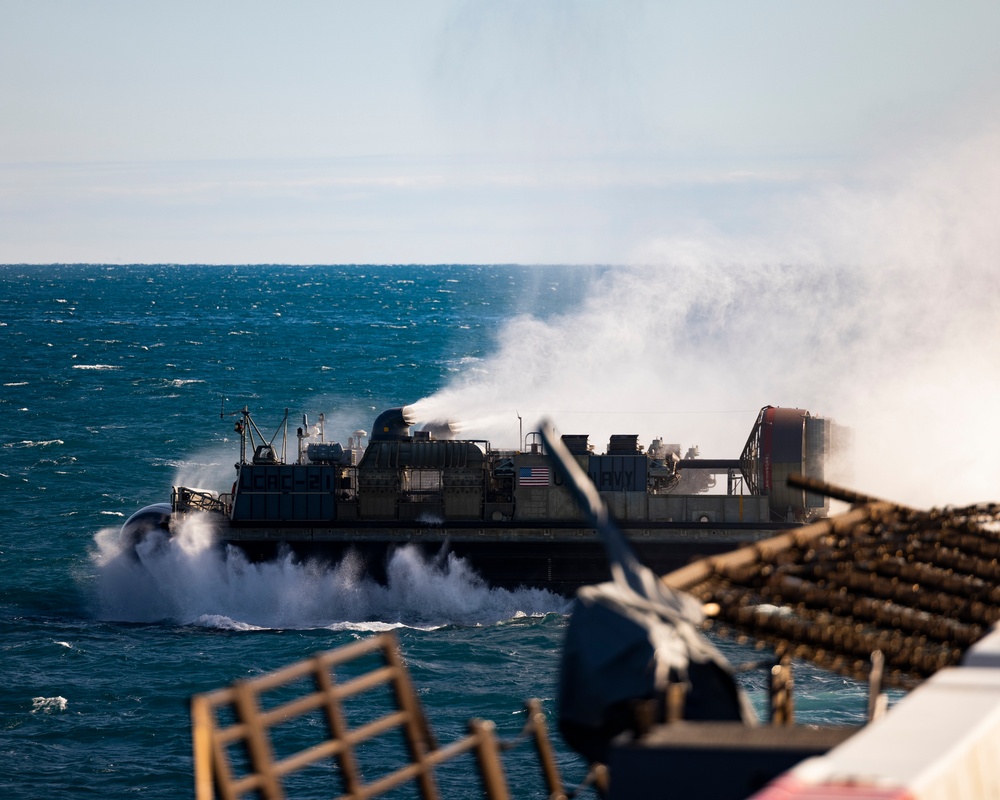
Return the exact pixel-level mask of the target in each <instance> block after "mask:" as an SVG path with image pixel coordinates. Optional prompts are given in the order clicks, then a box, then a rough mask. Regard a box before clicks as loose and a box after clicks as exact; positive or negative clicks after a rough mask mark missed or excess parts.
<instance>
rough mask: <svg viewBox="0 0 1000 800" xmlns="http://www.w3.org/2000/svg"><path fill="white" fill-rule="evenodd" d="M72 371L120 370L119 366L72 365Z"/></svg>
mask: <svg viewBox="0 0 1000 800" xmlns="http://www.w3.org/2000/svg"><path fill="white" fill-rule="evenodd" d="M73 369H89V370H98V371H100V370H111V369H121V367H119V366H115V365H114V364H74V365H73Z"/></svg>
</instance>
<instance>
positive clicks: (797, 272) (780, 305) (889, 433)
mask: <svg viewBox="0 0 1000 800" xmlns="http://www.w3.org/2000/svg"><path fill="white" fill-rule="evenodd" d="M998 153H1000V135H998V133H997V132H996V131H990V132H988V133H985V134H983V135H980V136H977V137H974V138H971V139H968V140H966V141H964V142H962V143H960V144H959V145H957V146H956V145H951V146H947V147H945V146H938V147H936V148H932V149H928V150H924V151H921V152H916V151H913V152H911V153H910V154H909V155H908V156H907V157H906V158H903V157H899V158H897V159H895V160H893V161H892V162H891V163H883V164H881V165H880V166H879V168H878V169H869V170H868V171H867V172H866V173H865V174H864V175H862V176H861V177H860V179H858V180H856V181H855V182H854V184H853V185H852V186H846V185H838V186H828V187H826V188H823V189H821V190H818V191H812V192H810V193H809V194H807V195H797V196H795V197H792V198H789V201H788V202H787V203H786V204H784V205H782V206H780V207H775V208H774V209H772V211H771V213H770V214H769V220H768V222H767V224H766V226H763V227H762V228H761V229H760V230H759V231H758V232H757V233H756V234H755V235H753V236H743V237H739V238H736V237H732V236H728V237H727V236H723V235H717V236H711V235H705V236H701V237H698V238H682V237H672V238H663V239H658V240H654V241H649V242H646V243H644V244H643V245H641V246H640V247H639V248H637V250H636V254H635V260H636V261H641V262H643V263H645V264H648V265H649V266H644V267H629V268H621V269H616V270H612V271H609V272H607V273H605V274H603V275H602V276H601V277H600V278H599V279H598V280H596V282H595V283H594V285H593V288H592V291H591V292H590V296H589V299H588V300H587V301H585V302H584V303H583V304H582V305H581V307H580V308H578V309H577V310H576V311H574V312H573V313H571V314H567V315H564V316H562V317H558V318H554V319H550V320H547V321H541V320H539V319H535V318H531V317H520V318H517V319H514V320H512V321H511V322H510V324H509V325H508V326H507V327H506V329H505V330H503V331H502V332H501V333H500V335H499V340H498V347H497V351H496V353H495V354H494V355H493V356H492V357H491V358H489V359H487V360H486V361H485V362H483V363H481V364H479V365H478V366H479V369H478V370H477V371H476V373H475V374H471V375H466V376H463V377H462V378H460V379H459V380H457V381H456V382H454V383H453V384H452V385H450V386H448V387H446V388H445V389H443V390H442V391H440V392H437V393H436V394H434V395H433V396H431V397H428V398H425V399H423V400H422V401H420V402H419V403H417V404H415V410H416V412H417V414H418V415H419V416H420V417H421V418H424V419H435V418H440V419H444V418H461V419H462V420H463V422H464V428H463V434H466V435H477V436H482V437H484V438H490V439H492V440H493V441H494V442H499V443H508V444H513V443H514V442H516V440H517V430H518V423H517V418H516V413H518V412H519V413H521V414H522V415H523V416H524V419H525V430H526V431H527V430H531V429H532V427H533V426H534V424H535V422H536V421H537V420H538V419H539V418H541V417H543V416H548V417H551V419H552V420H553V421H554V423H555V424H556V425H557V427H559V428H560V431H559V432H560V433H590V434H591V442H592V443H594V444H595V445H596V446H597V447H598V448H601V447H603V446H604V444H605V443H606V442H607V437H608V436H609V434H611V433H639V434H640V436H642V437H649V438H652V437H653V436H657V435H661V434H662V435H664V436H665V438H666V439H667V440H668V441H676V442H681V443H686V444H699V445H700V446H701V453H702V455H704V456H712V457H734V456H736V455H738V453H739V451H740V449H741V447H742V445H743V442H744V441H745V439H746V437H747V434H748V433H749V431H750V428H751V425H752V423H753V420H754V417H755V415H756V413H757V411H758V409H759V408H760V407H761V406H763V405H766V404H773V405H782V406H798V407H803V408H807V409H809V410H810V411H812V412H813V413H816V414H821V415H823V416H827V417H832V418H834V419H836V420H837V421H838V422H839V423H841V424H842V425H846V426H848V427H850V428H852V429H853V432H854V451H853V464H852V467H851V472H852V475H853V477H852V481H853V482H854V484H855V485H856V486H857V488H859V489H861V490H863V491H865V492H867V493H870V494H875V495H880V496H883V497H886V498H888V499H893V500H897V501H900V502H904V503H909V504H912V505H914V506H918V507H928V506H930V505H942V504H948V503H969V502H977V501H981V500H990V499H994V500H995V499H997V497H998V494H1000V462H997V460H996V458H995V457H994V456H993V449H994V447H995V443H996V442H997V441H1000V419H998V417H997V415H996V414H995V412H994V411H993V409H992V404H993V402H995V400H996V398H997V397H998V396H1000V287H998V284H997V282H996V270H997V265H998V264H1000V229H998V227H997V225H996V219H997V217H998V215H1000V156H998Z"/></svg>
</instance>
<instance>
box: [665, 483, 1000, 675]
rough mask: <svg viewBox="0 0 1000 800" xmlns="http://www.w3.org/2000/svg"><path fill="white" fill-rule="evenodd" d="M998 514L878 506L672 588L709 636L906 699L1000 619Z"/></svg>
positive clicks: (698, 569) (708, 567)
mask: <svg viewBox="0 0 1000 800" xmlns="http://www.w3.org/2000/svg"><path fill="white" fill-rule="evenodd" d="M998 564H1000V504H984V505H976V506H970V507H967V508H950V507H949V508H945V509H935V510H931V511H916V510H913V509H907V508H900V507H898V506H893V505H890V504H888V503H881V502H873V503H867V504H864V505H861V506H858V507H856V508H854V509H853V510H851V511H850V512H848V513H846V514H842V515H840V516H839V517H834V518H831V519H829V520H824V521H822V522H819V523H815V524H813V525H810V526H807V527H805V528H801V529H799V530H798V531H796V532H794V533H789V534H784V535H781V536H778V537H775V538H774V539H771V540H768V541H767V542H761V543H759V544H757V545H752V546H750V547H747V548H743V549H742V550H740V551H737V552H735V553H729V554H726V555H723V556H716V557H714V558H710V559H705V560H704V561H701V562H697V563H696V564H692V565H689V566H688V567H686V568H684V569H682V570H678V571H677V572H674V573H671V575H669V576H667V577H666V578H665V581H666V582H667V583H668V584H669V585H671V586H673V587H674V588H679V589H685V590H686V591H688V592H690V593H691V594H693V595H695V596H696V597H698V598H699V599H700V600H701V601H702V602H703V603H704V604H706V610H707V611H708V613H709V614H710V615H711V616H710V617H709V620H708V622H707V626H708V628H709V629H711V630H713V631H715V632H717V633H719V634H721V635H724V636H727V637H732V638H737V639H739V640H741V641H749V640H751V639H752V640H754V641H755V642H756V643H757V645H758V646H767V645H769V646H771V647H773V648H774V649H775V651H776V653H777V655H778V656H779V657H783V656H791V657H793V658H799V659H803V660H807V661H810V662H812V663H814V664H816V665H818V666H820V667H823V668H825V669H828V670H831V671H833V672H836V673H839V674H841V675H845V676H848V677H851V678H855V679H858V680H865V679H867V677H868V675H869V671H870V670H871V663H872V662H871V656H872V654H873V653H874V652H876V651H880V652H881V653H882V655H883V657H884V659H885V661H884V664H885V673H884V675H883V678H882V680H883V685H885V686H892V687H896V688H903V689H908V688H912V687H913V686H915V685H916V684H917V683H919V682H920V681H921V680H922V679H924V678H926V677H927V676H929V675H931V674H933V673H934V672H935V671H937V670H939V669H941V668H942V667H947V666H951V665H955V664H957V663H958V662H959V660H960V659H961V657H962V654H963V653H964V652H965V651H966V649H968V648H969V647H970V646H971V645H972V644H973V643H974V642H976V641H977V640H978V639H980V638H981V637H982V636H983V635H984V634H985V633H986V632H987V631H988V630H989V628H990V626H991V625H992V624H993V623H994V622H996V621H997V619H998V618H1000V586H998V579H1000V565H998Z"/></svg>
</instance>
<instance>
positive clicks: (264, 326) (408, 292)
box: [0, 265, 864, 798]
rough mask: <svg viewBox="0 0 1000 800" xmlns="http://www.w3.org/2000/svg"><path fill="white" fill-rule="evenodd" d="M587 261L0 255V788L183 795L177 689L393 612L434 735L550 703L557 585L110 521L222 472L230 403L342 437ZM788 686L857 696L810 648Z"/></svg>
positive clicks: (566, 299) (521, 769) (521, 765)
mask: <svg viewBox="0 0 1000 800" xmlns="http://www.w3.org/2000/svg"><path fill="white" fill-rule="evenodd" d="M598 272H602V271H601V270H583V269H570V268H537V267H536V268H524V267H503V266H498V267H467V266H441V267H382V266H380V267H373V266H357V267H285V266H264V267H261V266H257V267H215V266H206V267H172V266H130V267H122V266H113V267H110V266H94V265H82V266H81V265H74V266H67V265H50V266H44V267H41V266H32V267H23V266H7V267H0V345H2V347H0V365H2V370H0V419H2V422H3V431H2V434H0V497H2V502H0V530H2V532H3V533H2V538H0V630H2V635H0V670H2V675H3V680H2V681H0V752H2V757H3V761H4V765H5V768H4V770H3V771H2V773H0V789H2V793H3V795H4V796H5V797H14V798H33V797H39V796H42V795H44V794H53V795H58V796H61V797H85V796H92V795H104V796H121V795H126V794H131V793H140V794H142V795H144V796H146V797H150V798H153V797H163V798H167V797H171V798H172V797H176V796H178V795H179V794H180V795H186V794H189V793H190V792H191V785H192V783H191V757H190V732H189V730H190V726H189V721H188V716H187V714H188V712H187V700H188V698H189V697H190V696H191V695H192V694H194V693H196V692H199V691H204V690H208V689H212V688H216V687H219V686H221V685H223V684H225V683H227V682H229V681H231V680H233V679H234V678H239V677H246V676H252V675H256V674H259V673H261V672H264V671H267V670H270V669H273V668H275V667H278V666H281V665H284V664H286V663H289V662H291V661H294V660H297V659H300V658H302V657H304V656H306V655H308V654H311V653H313V652H315V651H317V650H323V649H327V648H332V647H336V646H338V645H341V644H344V643H345V642H349V641H351V640H354V639H356V638H358V637H362V636H365V635H366V634H368V633H369V632H371V631H377V630H384V629H388V628H392V629H395V630H396V631H397V633H398V635H399V637H400V639H401V642H402V648H403V652H404V656H405V658H406V660H407V662H408V663H409V665H410V668H411V670H412V674H413V679H414V682H415V684H416V685H417V686H418V687H419V690H420V692H421V698H422V700H423V702H424V703H425V706H426V709H427V711H428V715H429V716H430V718H431V721H432V724H433V726H434V727H435V729H436V731H437V732H438V733H439V735H440V738H441V739H442V740H444V741H447V740H449V739H451V738H454V737H457V736H458V735H460V733H461V732H462V731H463V730H464V725H465V721H466V720H467V719H468V718H469V717H472V716H479V717H484V718H487V719H493V720H494V721H496V722H497V724H498V726H499V727H500V729H501V732H502V733H506V734H513V733H514V732H515V731H516V730H517V729H518V727H519V725H520V722H521V719H522V718H521V716H520V703H521V701H522V700H523V699H526V698H528V697H531V696H537V697H540V698H541V699H542V700H543V701H544V702H545V703H546V705H547V706H548V708H550V709H552V708H553V707H554V701H555V683H556V674H557V669H558V653H559V647H560V642H561V637H562V634H563V631H564V628H565V624H566V617H565V612H566V610H567V601H566V600H565V599H563V598H559V597H556V596H553V595H551V594H548V593H545V592H540V591H528V590H522V591H515V592H509V591H503V590H498V589H492V588H491V587H489V586H486V585H484V584H483V583H482V582H481V581H480V580H479V579H478V578H477V577H476V576H475V575H474V574H472V573H470V571H469V570H468V569H467V567H466V566H465V565H464V564H462V563H460V562H454V561H451V562H447V561H445V562H443V563H425V562H422V561H421V560H420V559H419V558H417V557H416V556H415V555H414V554H412V553H408V552H403V553H400V554H398V555H397V557H396V559H395V560H394V562H393V564H392V565H391V569H390V581H389V585H388V586H386V587H382V586H377V585H373V584H371V583H370V582H368V581H366V580H365V579H364V578H363V577H362V576H361V575H360V574H359V573H358V571H357V569H356V567H355V565H353V564H351V563H344V564H341V565H339V566H338V567H337V568H336V569H329V570H323V569H319V568H317V567H314V566H311V565H301V564H295V563H292V562H291V561H286V562H280V563H274V564H268V565H249V564H246V563H245V562H243V561H241V560H240V559H238V558H236V557H230V558H229V559H223V558H221V557H219V556H218V554H216V553H215V552H214V551H213V550H211V549H210V548H209V542H208V541H207V539H206V537H205V535H204V532H203V531H199V530H198V529H197V526H192V528H191V530H188V531H185V535H184V537H182V538H181V539H180V540H179V541H177V542H175V543H173V544H172V545H171V546H170V547H168V548H165V549H163V550H162V551H160V552H158V553H155V554H152V553H151V554H149V558H148V559H147V561H146V564H147V567H146V568H144V569H140V568H138V567H137V566H136V564H135V563H134V562H131V561H129V560H127V559H123V558H122V557H121V556H120V554H119V552H118V549H117V543H116V540H115V534H116V532H117V530H118V528H119V527H120V525H121V523H122V522H123V521H124V519H125V518H126V517H127V516H128V515H129V514H131V513H132V512H133V511H135V510H136V509H138V508H139V507H141V506H144V505H148V504H150V503H153V502H159V501H165V500H168V499H169V492H170V487H171V486H172V485H173V484H175V483H178V482H181V483H185V484H187V485H209V486H213V485H214V486H215V487H216V488H225V487H227V486H228V485H229V482H231V479H232V474H233V473H232V464H233V463H234V461H235V460H236V458H237V455H238V453H237V449H238V440H237V439H236V437H235V435H234V434H233V432H232V418H230V417H225V418H220V413H222V412H225V413H227V414H228V413H229V412H231V411H234V410H236V409H237V408H238V407H239V406H242V405H243V404H247V405H248V406H249V407H250V410H251V412H252V413H253V414H254V416H255V418H256V419H257V420H258V422H259V423H262V424H263V425H264V426H265V427H267V426H270V428H271V429H272V430H273V429H275V428H276V426H277V425H278V424H279V423H280V421H281V417H282V414H283V413H284V409H285V408H289V409H291V412H292V415H293V417H292V418H293V419H297V418H298V415H300V414H301V413H303V412H304V413H308V414H310V416H311V417H313V415H314V414H316V413H318V412H324V413H325V414H326V415H327V431H328V433H329V434H332V436H331V438H341V439H343V438H344V437H346V435H348V434H349V433H350V432H352V431H353V430H354V429H356V428H358V427H361V428H365V429H367V428H369V427H370V424H371V421H372V419H374V416H375V414H376V413H377V411H379V410H381V409H383V408H387V407H390V406H395V405H400V404H403V403H408V402H412V401H415V400H417V399H419V398H422V397H426V396H428V395H432V394H434V393H435V392H437V391H438V390H440V389H441V388H442V387H445V386H447V385H448V383H449V381H450V380H452V379H453V378H454V377H455V376H456V375H463V374H467V373H469V372H470V371H474V370H476V369H477V368H480V365H481V364H482V362H483V360H484V359H486V358H488V356H489V354H490V353H491V352H492V351H493V349H494V348H495V346H496V335H497V332H498V331H500V330H502V329H503V327H504V326H505V324H506V323H507V322H508V320H510V319H511V317H513V316H514V315H515V314H531V315H536V316H538V317H541V318H546V317H551V316H552V315H557V314H562V313H565V312H571V311H572V310H573V308H574V307H575V306H576V305H577V304H578V303H580V302H582V300H583V299H584V298H586V296H587V292H588V286H589V282H590V281H591V280H592V279H593V278H594V276H595V274H597V273H598ZM223 398H227V399H226V401H225V404H224V402H223ZM313 418H314V417H313ZM726 649H727V650H728V651H729V652H730V653H731V654H732V656H733V658H734V660H742V659H744V658H748V657H752V653H747V652H745V651H742V650H741V649H740V648H738V647H736V646H734V645H726ZM757 680H758V678H756V677H753V676H751V677H748V678H747V682H748V686H749V687H750V688H751V689H752V690H753V691H755V692H756V693H757V695H758V696H759V694H760V692H759V691H757V690H758V689H759V687H758V686H757V685H756V683H755V682H756V681H757ZM797 688H798V691H799V701H798V708H799V712H800V715H801V716H802V718H803V719H805V720H813V721H829V722H845V721H857V720H859V719H860V716H861V713H862V710H863V708H864V697H863V692H862V691H861V690H860V689H859V687H857V686H855V685H853V684H850V683H847V682H845V681H843V680H842V679H840V678H837V677H833V676H830V675H826V674H824V673H820V672H818V671H814V670H810V669H807V668H803V669H802V670H800V674H799V676H798V680H797ZM560 758H561V760H562V762H563V764H564V767H565V768H566V770H567V771H568V772H569V773H570V774H571V775H578V774H579V773H580V768H579V764H578V763H577V761H576V760H575V758H574V757H573V756H572V755H571V754H570V753H569V752H567V751H566V750H565V749H564V748H562V747H561V746H560ZM532 769H533V765H532V762H531V759H530V757H529V756H528V755H527V754H525V755H524V756H523V757H520V756H515V757H513V759H512V761H511V763H510V771H511V775H512V784H514V785H515V786H517V787H518V796H526V797H541V796H542V791H541V786H540V784H539V783H538V782H537V781H535V780H534V778H533V777H529V776H530V774H531V770H532ZM466 779H467V774H465V773H463V772H462V771H461V770H459V771H458V772H449V773H448V774H447V775H445V776H444V778H443V783H444V785H445V789H446V790H448V789H449V788H450V789H452V790H453V792H452V793H453V795H454V796H464V793H463V792H462V791H461V790H460V789H459V787H460V786H461V785H462V784H463V781H465V780H466ZM528 787H532V788H528Z"/></svg>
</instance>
